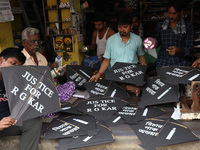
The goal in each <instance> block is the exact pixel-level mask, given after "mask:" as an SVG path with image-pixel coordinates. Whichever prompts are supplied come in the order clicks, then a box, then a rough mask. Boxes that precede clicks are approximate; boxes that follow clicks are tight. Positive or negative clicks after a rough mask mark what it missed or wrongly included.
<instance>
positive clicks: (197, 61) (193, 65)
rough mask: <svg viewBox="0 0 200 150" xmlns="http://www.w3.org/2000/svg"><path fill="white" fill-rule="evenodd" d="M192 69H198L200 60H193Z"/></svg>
mask: <svg viewBox="0 0 200 150" xmlns="http://www.w3.org/2000/svg"><path fill="white" fill-rule="evenodd" d="M192 67H194V68H196V67H198V68H200V58H199V59H197V60H195V62H194V63H193V64H192Z"/></svg>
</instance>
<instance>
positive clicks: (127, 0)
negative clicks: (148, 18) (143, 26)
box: [114, 0, 149, 18]
mask: <svg viewBox="0 0 200 150" xmlns="http://www.w3.org/2000/svg"><path fill="white" fill-rule="evenodd" d="M140 1H141V2H142V5H143V6H144V7H143V8H142V9H141V8H140V7H141V6H140ZM148 8H149V4H148V1H147V0H116V2H115V5H114V12H116V13H122V12H128V13H138V14H140V17H141V18H142V17H143V15H144V13H145V12H147V10H148Z"/></svg>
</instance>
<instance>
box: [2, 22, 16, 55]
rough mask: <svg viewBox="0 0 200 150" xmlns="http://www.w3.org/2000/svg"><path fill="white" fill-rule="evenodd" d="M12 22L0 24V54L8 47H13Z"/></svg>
mask: <svg viewBox="0 0 200 150" xmlns="http://www.w3.org/2000/svg"><path fill="white" fill-rule="evenodd" d="M13 46H14V42H13V34H12V26H11V22H6V23H0V52H1V51H2V50H4V49H5V48H7V47H13Z"/></svg>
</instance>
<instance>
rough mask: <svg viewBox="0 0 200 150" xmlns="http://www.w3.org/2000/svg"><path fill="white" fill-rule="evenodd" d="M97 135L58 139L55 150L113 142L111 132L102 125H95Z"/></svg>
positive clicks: (113, 138)
mask: <svg viewBox="0 0 200 150" xmlns="http://www.w3.org/2000/svg"><path fill="white" fill-rule="evenodd" d="M97 129H98V131H99V132H98V133H97V134H96V135H93V136H76V137H72V138H63V139H59V146H58V147H56V148H57V150H67V149H72V148H81V147H86V146H93V145H99V144H107V143H112V142H114V141H115V137H114V135H113V134H112V132H111V130H110V129H109V128H108V127H106V126H105V124H103V123H97Z"/></svg>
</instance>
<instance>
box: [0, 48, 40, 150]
mask: <svg viewBox="0 0 200 150" xmlns="http://www.w3.org/2000/svg"><path fill="white" fill-rule="evenodd" d="M25 60H26V57H25V56H24V55H23V53H22V52H21V50H19V49H16V48H7V49H5V50H4V51H2V53H1V54H0V68H1V67H7V66H14V65H21V64H23V63H24V62H25ZM9 115H10V111H9V106H8V100H7V97H6V91H5V88H4V83H3V78H2V73H1V69H0V137H3V136H11V135H21V144H20V149H21V150H36V149H37V146H38V142H39V138H40V132H41V127H42V119H41V118H35V119H30V120H26V121H24V122H23V126H22V127H19V126H14V125H15V123H16V121H17V120H15V119H13V118H11V117H9Z"/></svg>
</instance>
